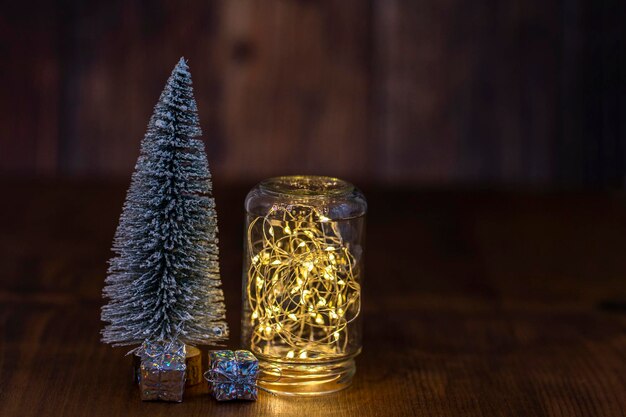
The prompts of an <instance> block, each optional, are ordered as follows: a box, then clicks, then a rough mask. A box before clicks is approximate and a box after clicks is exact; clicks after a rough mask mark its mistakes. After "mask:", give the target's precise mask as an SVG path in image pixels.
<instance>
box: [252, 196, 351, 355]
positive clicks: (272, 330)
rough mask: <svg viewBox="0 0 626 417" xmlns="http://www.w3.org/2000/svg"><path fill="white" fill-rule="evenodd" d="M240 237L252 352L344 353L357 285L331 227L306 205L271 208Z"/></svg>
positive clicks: (345, 249)
mask: <svg viewBox="0 0 626 417" xmlns="http://www.w3.org/2000/svg"><path fill="white" fill-rule="evenodd" d="M247 237H248V245H249V248H248V249H249V251H248V253H249V254H250V262H249V263H250V265H249V269H248V279H247V288H246V291H247V301H248V303H249V307H250V309H251V312H252V313H251V316H250V318H251V323H250V325H251V329H252V331H251V333H252V337H251V349H252V351H253V352H256V353H260V354H269V355H272V356H277V355H278V356H280V357H281V358H283V359H300V360H302V359H315V360H319V359H325V358H326V359H330V358H332V357H334V356H341V355H342V354H344V353H345V352H346V347H347V346H348V342H349V334H348V324H349V323H350V322H351V321H353V320H354V319H356V317H357V316H358V314H359V312H360V302H361V299H360V298H361V297H360V294H361V289H360V286H359V283H358V282H357V279H358V270H357V267H358V265H357V261H356V259H355V257H354V256H353V255H352V253H351V252H350V250H349V249H350V248H349V247H348V246H347V245H346V244H345V243H344V241H343V239H342V236H341V234H340V231H339V225H338V224H337V223H336V222H333V221H332V220H331V219H330V218H328V217H326V216H324V215H322V214H321V213H320V212H319V211H318V209H316V208H315V207H312V206H297V207H294V206H290V207H277V206H275V207H273V208H272V209H271V210H270V211H269V213H268V214H267V215H266V216H265V217H258V218H256V219H254V220H253V221H252V222H251V223H250V225H249V228H248V234H247Z"/></svg>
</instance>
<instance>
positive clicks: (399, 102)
mask: <svg viewBox="0 0 626 417" xmlns="http://www.w3.org/2000/svg"><path fill="white" fill-rule="evenodd" d="M2 3H3V4H2V5H1V6H2V8H1V9H2V12H1V14H0V39H1V41H0V63H1V64H0V173H3V174H9V175H37V176H47V175H63V176H120V177H126V176H127V175H128V173H129V172H130V171H131V170H132V167H133V165H134V161H135V159H136V157H137V153H138V148H139V147H138V143H139V140H140V139H141V137H142V136H143V133H144V130H145V125H146V123H147V121H148V117H149V115H150V112H151V110H152V107H153V105H154V104H155V102H156V99H157V97H158V95H159V92H160V90H161V88H162V87H163V84H164V82H165V80H166V78H167V76H168V75H169V72H170V71H171V68H172V67H173V65H174V64H175V63H176V61H177V59H178V57H179V56H181V55H184V56H185V57H187V58H188V59H189V63H190V66H191V70H192V73H193V77H194V82H195V87H196V97H197V100H198V105H199V109H200V117H201V123H202V126H203V128H204V132H205V140H206V144H207V148H208V151H209V159H210V161H211V163H212V164H213V171H214V173H215V175H216V176H219V177H221V178H222V179H224V180H246V181H249V180H253V181H254V180H258V179H260V178H261V177H265V176H269V175H275V174H285V173H296V172H305V173H318V174H329V175H337V176H344V177H347V178H349V179H353V180H359V181H361V180H363V181H369V182H383V183H385V182H386V183H398V182H405V183H468V182H469V183H515V184H519V183H521V184H544V185H553V184H574V185H585V184H592V185H598V184H599V185H620V184H622V182H623V174H624V165H625V164H624V159H625V158H624V143H623V139H624V132H625V130H626V129H625V123H626V122H625V120H626V111H625V107H626V106H624V99H625V96H626V94H625V92H626V88H625V83H624V80H625V79H626V77H625V73H626V71H625V68H626V59H625V58H626V47H625V44H624V39H625V36H624V29H623V27H624V25H623V21H624V18H625V17H626V15H625V13H624V11H625V8H626V7H625V6H624V3H623V2H621V1H618V0H606V1H602V2H597V1H593V0H578V1H572V2H556V1H555V2H546V1H543V0H507V1H490V0H476V1H471V2H468V1H462V0H424V1H419V2H414V1H401V0H387V1H382V0H336V1H330V0H306V1H305V0H269V1H253V0H233V1H226V0H222V1H208V0H207V1H174V0H152V1H122V0H109V1H100V2H91V1H90V2H87V1H81V0H57V1H44V0H33V1H29V2H8V1H3V2H2Z"/></svg>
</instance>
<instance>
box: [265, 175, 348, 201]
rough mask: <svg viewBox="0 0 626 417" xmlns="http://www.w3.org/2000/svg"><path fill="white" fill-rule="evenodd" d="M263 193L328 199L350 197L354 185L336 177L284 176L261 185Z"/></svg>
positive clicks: (267, 180)
mask: <svg viewBox="0 0 626 417" xmlns="http://www.w3.org/2000/svg"><path fill="white" fill-rule="evenodd" d="M259 188H260V189H261V190H262V191H265V192H268V193H272V194H277V195H292V196H308V197H326V196H342V195H348V194H350V193H351V192H353V191H354V190H355V187H354V185H352V184H351V183H349V182H347V181H344V180H342V179H339V178H335V177H327V176H320V175H284V176H280V177H272V178H268V179H265V180H263V181H261V182H260V183H259Z"/></svg>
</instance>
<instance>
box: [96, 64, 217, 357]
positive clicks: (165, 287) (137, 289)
mask: <svg viewBox="0 0 626 417" xmlns="http://www.w3.org/2000/svg"><path fill="white" fill-rule="evenodd" d="M201 134H202V132H201V130H200V125H199V121H198V115H197V107H196V102H195V99H194V97H193V88H192V84H191V74H190V73H189V67H188V66H187V63H186V62H185V59H184V58H181V59H180V61H179V62H178V64H177V65H176V67H175V68H174V71H173V72H172V75H171V76H170V78H169V79H168V81H167V84H166V85H165V89H164V90H163V92H162V93H161V97H160V98H159V101H158V103H157V104H156V106H155V108H154V113H153V114H152V117H151V119H150V123H149V124H148V130H147V132H146V135H145V137H144V139H143V141H142V144H141V152H140V156H139V159H138V160H137V164H136V166H135V172H134V173H133V176H132V180H131V185H130V188H129V190H128V194H127V196H126V201H125V203H124V208H123V212H122V215H121V217H120V223H119V226H118V228H117V231H116V234H115V238H114V241H113V252H114V253H115V256H114V257H113V258H112V259H111V260H110V267H109V271H108V272H109V275H108V277H107V279H106V285H105V288H104V291H103V295H104V297H106V298H108V299H109V302H108V304H107V305H105V306H104V307H103V308H102V320H103V321H105V322H108V325H107V326H106V327H105V328H104V329H103V331H102V335H103V337H102V340H103V342H106V343H112V344H113V345H115V346H120V345H132V344H141V343H142V342H143V341H145V340H152V341H170V340H174V339H177V340H180V341H182V342H184V343H189V344H213V343H216V342H220V341H223V340H224V339H225V338H226V337H227V334H228V328H227V326H226V322H225V307H224V301H223V294H222V290H221V288H220V285H221V281H220V274H219V263H218V246H217V237H216V234H217V217H216V211H215V201H214V199H213V197H212V184H211V174H210V172H209V166H208V162H207V157H206V153H205V151H204V144H203V142H202V140H201V139H200V136H201Z"/></svg>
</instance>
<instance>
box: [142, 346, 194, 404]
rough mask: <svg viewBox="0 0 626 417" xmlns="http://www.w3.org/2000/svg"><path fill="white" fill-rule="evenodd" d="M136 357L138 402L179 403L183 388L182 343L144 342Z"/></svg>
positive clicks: (183, 352)
mask: <svg viewBox="0 0 626 417" xmlns="http://www.w3.org/2000/svg"><path fill="white" fill-rule="evenodd" d="M139 356H140V357H141V380H140V383H139V386H140V389H141V399H142V400H143V401H154V400H162V401H175V402H181V401H182V400H183V392H184V389H185V369H186V366H185V344H184V343H181V342H179V341H173V342H153V341H145V342H144V343H143V345H142V346H141V348H140V350H139Z"/></svg>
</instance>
